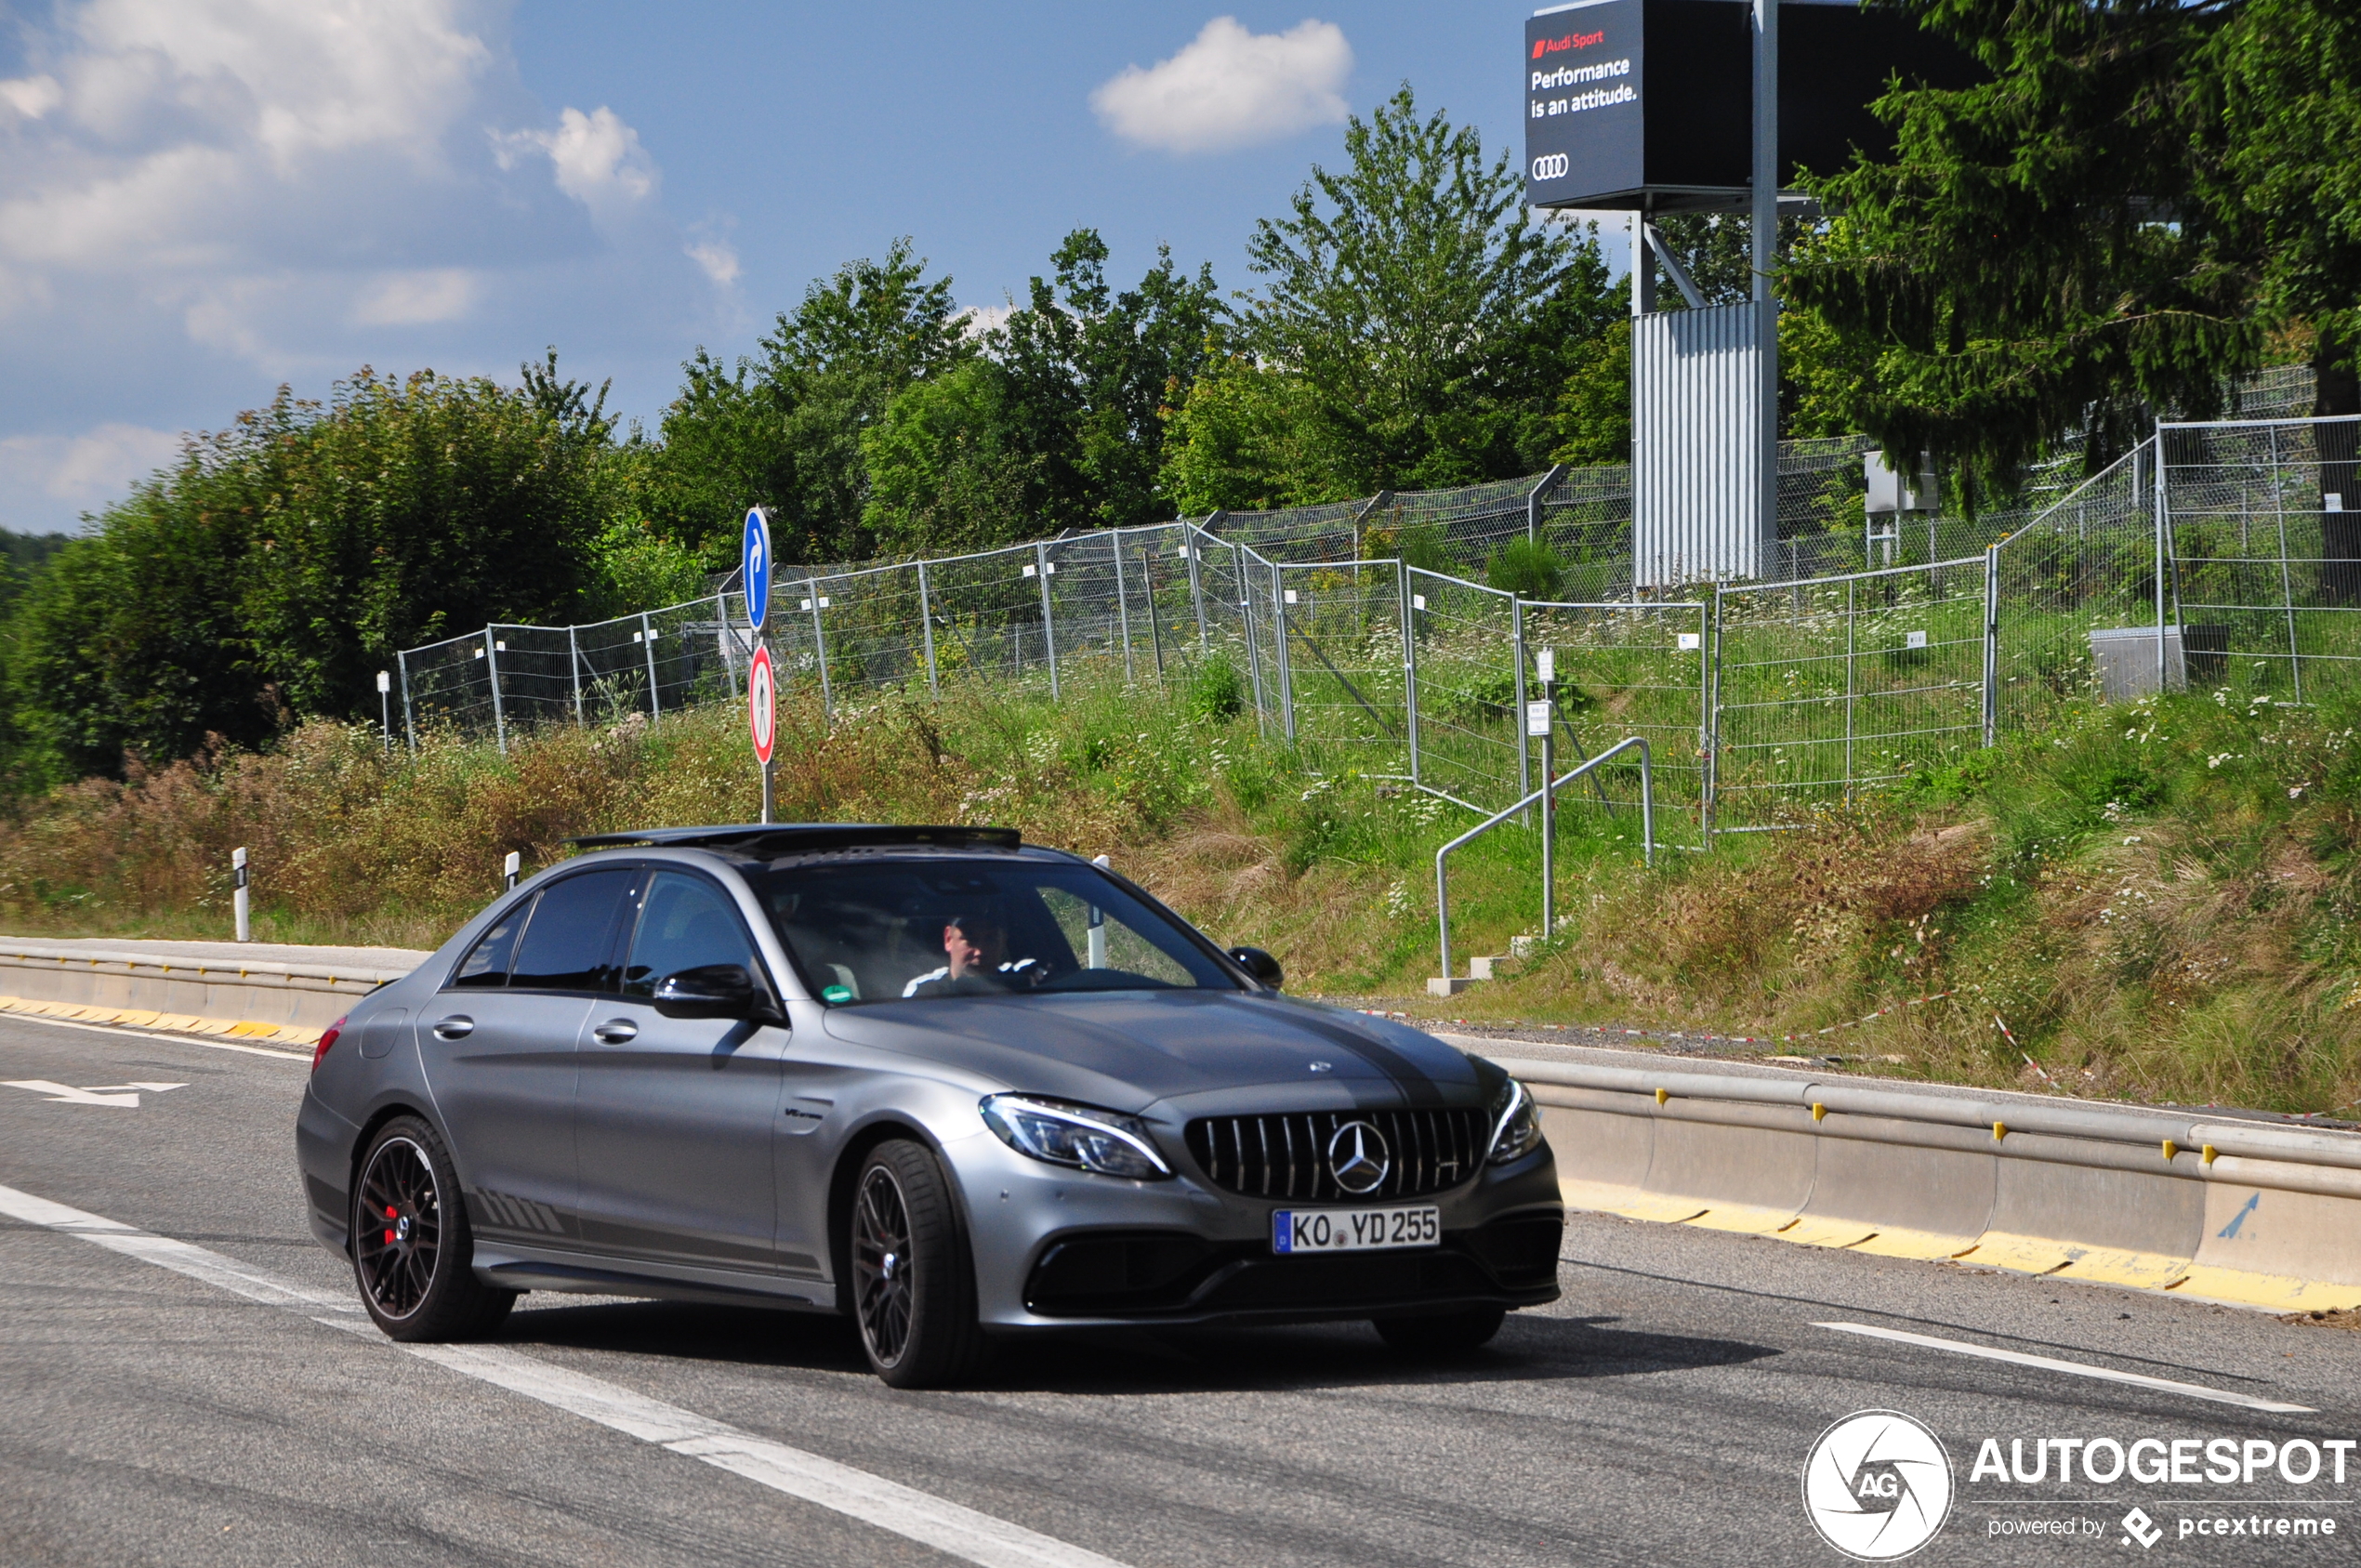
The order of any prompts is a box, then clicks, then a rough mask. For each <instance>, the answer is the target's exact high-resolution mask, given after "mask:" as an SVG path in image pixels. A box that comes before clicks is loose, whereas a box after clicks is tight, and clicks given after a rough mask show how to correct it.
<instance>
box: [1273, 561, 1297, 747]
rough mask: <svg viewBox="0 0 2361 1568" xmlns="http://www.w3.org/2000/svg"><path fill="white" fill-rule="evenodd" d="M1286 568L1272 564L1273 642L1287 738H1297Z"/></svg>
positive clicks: (1280, 703) (1281, 709)
mask: <svg viewBox="0 0 2361 1568" xmlns="http://www.w3.org/2000/svg"><path fill="white" fill-rule="evenodd" d="M1271 614H1272V617H1273V618H1272V623H1271V625H1272V627H1273V630H1272V634H1271V638H1272V642H1273V645H1274V646H1275V647H1276V648H1277V650H1278V653H1279V711H1280V713H1281V714H1282V715H1283V716H1285V718H1286V733H1287V739H1288V741H1290V742H1293V741H1294V739H1295V680H1294V671H1293V667H1292V666H1291V665H1289V664H1288V663H1287V594H1286V569H1285V568H1283V567H1281V566H1279V565H1278V564H1277V563H1276V562H1273V563H1272V565H1271Z"/></svg>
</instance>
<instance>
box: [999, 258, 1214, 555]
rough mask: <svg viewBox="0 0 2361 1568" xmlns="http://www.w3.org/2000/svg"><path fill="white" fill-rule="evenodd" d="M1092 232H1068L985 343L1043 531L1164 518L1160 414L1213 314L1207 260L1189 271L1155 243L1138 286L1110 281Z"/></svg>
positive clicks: (1190, 370) (1200, 354) (1186, 382)
mask: <svg viewBox="0 0 2361 1568" xmlns="http://www.w3.org/2000/svg"><path fill="white" fill-rule="evenodd" d="M1106 261H1107V247H1106V244H1105V242H1104V241H1102V240H1101V239H1100V237H1099V234H1098V231H1096V230H1091V229H1077V230H1075V231H1074V232H1072V233H1070V234H1068V235H1067V236H1066V237H1065V240H1064V242H1063V243H1062V244H1060V245H1059V246H1058V248H1057V250H1056V252H1055V253H1054V254H1052V255H1051V257H1050V258H1049V262H1050V266H1051V268H1052V270H1053V275H1054V282H1052V281H1051V280H1048V279H1043V278H1038V277H1036V278H1035V279H1033V280H1032V283H1031V286H1030V288H1029V290H1028V295H1027V301H1026V303H1025V305H1024V306H1023V307H1022V309H1020V310H1014V311H1012V312H1011V313H1010V314H1009V319H1008V320H1007V321H1006V322H1004V323H1001V325H1000V326H999V327H998V328H997V329H996V330H995V331H994V332H993V333H992V334H991V335H990V336H989V337H988V338H987V339H986V344H985V349H986V351H987V352H988V353H989V354H991V355H992V357H993V358H994V359H995V360H996V362H998V364H999V366H1000V368H1001V371H1002V374H1003V376H1004V378H1005V383H1006V388H1005V395H1004V398H1003V400H1002V405H1001V406H1002V410H1003V413H1004V415H1005V417H1006V419H1007V422H1008V426H1009V437H1010V441H1011V442H1012V445H1013V448H1014V450H1016V451H1018V452H1021V453H1022V454H1024V455H1026V457H1027V458H1029V460H1030V463H1031V471H1030V476H1029V482H1028V485H1027V499H1028V502H1029V504H1030V508H1031V510H1032V511H1033V513H1034V515H1035V517H1036V518H1037V519H1038V520H1039V521H1040V523H1041V524H1042V526H1044V527H1045V528H1047V529H1049V530H1053V531H1055V530H1062V529H1067V528H1094V527H1123V526H1128V525H1132V524H1137V523H1142V522H1157V521H1163V520H1167V519H1168V518H1170V517H1171V516H1172V515H1173V505H1174V498H1173V496H1172V495H1171V494H1169V493H1167V491H1166V489H1165V488H1164V483H1163V480H1162V477H1161V470H1162V468H1163V458H1164V443H1165V435H1166V429H1167V427H1166V423H1165V421H1164V419H1163V418H1162V416H1161V415H1162V411H1163V410H1164V409H1165V407H1166V406H1167V403H1168V402H1171V401H1173V400H1175V399H1177V398H1178V397H1180V396H1181V395H1183V393H1184V392H1185V389H1187V388H1188V387H1190V386H1191V385H1192V384H1193V383H1194V381H1195V380H1196V378H1197V375H1198V372H1199V370H1200V368H1201V367H1202V365H1203V364H1204V362H1205V356H1206V349H1207V335H1208V334H1209V333H1210V332H1211V330H1212V328H1213V326H1214V324H1215V321H1216V318H1217V316H1218V313H1219V310H1220V305H1219V301H1218V299H1217V297H1216V292H1215V288H1214V283H1213V270H1212V269H1211V268H1210V267H1200V268H1199V269H1198V270H1197V273H1196V275H1195V276H1194V277H1190V276H1188V275H1186V274H1184V273H1182V272H1181V271H1180V270H1179V269H1178V268H1176V267H1175V266H1174V265H1173V264H1172V253H1171V251H1170V250H1169V249H1168V248H1164V247H1159V248H1158V250H1157V252H1156V264H1155V266H1154V267H1153V268H1151V269H1149V270H1148V273H1147V275H1146V276H1145V277H1143V278H1142V279H1141V281H1140V285H1139V286H1138V287H1137V288H1132V289H1125V290H1121V291H1117V290H1114V289H1111V288H1110V287H1109V286H1108V284H1107V281H1106Z"/></svg>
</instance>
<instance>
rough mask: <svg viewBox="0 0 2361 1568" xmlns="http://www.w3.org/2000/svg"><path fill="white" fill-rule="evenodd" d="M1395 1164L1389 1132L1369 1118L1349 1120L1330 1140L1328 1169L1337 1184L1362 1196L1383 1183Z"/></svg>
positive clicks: (1375, 1189) (1354, 1194)
mask: <svg viewBox="0 0 2361 1568" xmlns="http://www.w3.org/2000/svg"><path fill="white" fill-rule="evenodd" d="M1392 1168H1393V1151H1392V1150H1391V1149H1389V1148H1387V1147H1386V1141H1385V1134H1383V1133H1381V1132H1379V1131H1378V1129H1377V1128H1376V1127H1371V1126H1370V1125H1369V1124H1368V1123H1366V1122H1347V1123H1345V1124H1344V1126H1342V1127H1339V1128H1337V1130H1336V1136H1335V1137H1333V1138H1331V1139H1329V1140H1328V1170H1329V1172H1330V1174H1332V1175H1334V1176H1335V1177H1336V1179H1337V1185H1338V1186H1339V1187H1341V1188H1343V1189H1344V1190H1345V1191H1346V1192H1351V1193H1352V1195H1353V1196H1354V1197H1356V1198H1357V1197H1359V1196H1361V1195H1362V1194H1363V1193H1365V1192H1376V1191H1377V1190H1378V1187H1379V1186H1381V1185H1383V1183H1384V1181H1385V1178H1386V1172H1388V1171H1390V1170H1392Z"/></svg>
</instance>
